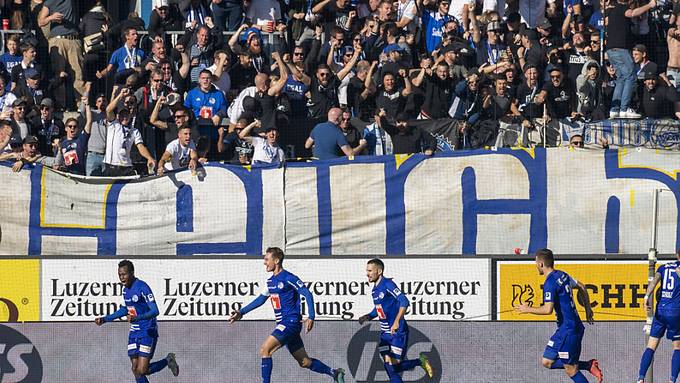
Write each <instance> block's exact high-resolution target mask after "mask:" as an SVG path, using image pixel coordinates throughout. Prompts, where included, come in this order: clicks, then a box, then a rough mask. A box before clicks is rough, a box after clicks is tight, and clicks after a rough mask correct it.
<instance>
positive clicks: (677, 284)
mask: <svg viewBox="0 0 680 383" xmlns="http://www.w3.org/2000/svg"><path fill="white" fill-rule="evenodd" d="M675 255H676V257H677V259H678V260H677V261H674V262H670V263H666V264H665V265H661V266H659V268H658V269H657V270H656V273H655V274H654V279H652V282H651V283H650V284H649V286H648V287H647V294H645V309H646V310H647V311H648V312H651V311H652V305H651V302H650V300H649V298H650V297H651V295H652V294H654V290H655V289H656V285H657V284H659V282H662V283H661V299H659V301H658V302H657V304H656V313H655V314H654V320H653V321H652V328H651V330H650V332H649V340H648V341H647V348H646V349H645V352H644V353H643V354H642V358H641V359H640V374H639V377H638V383H644V382H645V376H646V375H647V370H648V369H649V366H650V365H651V364H652V361H653V359H654V352H655V351H656V348H657V347H658V346H659V339H660V338H661V337H662V336H663V334H664V333H666V338H668V339H670V340H672V341H673V357H672V359H671V380H670V381H671V382H673V383H675V381H676V380H677V379H678V374H679V373H680V277H678V272H680V249H678V251H677V252H676V253H675Z"/></svg>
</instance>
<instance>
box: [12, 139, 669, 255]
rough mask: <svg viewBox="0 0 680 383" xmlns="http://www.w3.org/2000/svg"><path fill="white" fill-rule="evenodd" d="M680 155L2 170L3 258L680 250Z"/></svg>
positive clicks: (557, 152)
mask: <svg viewBox="0 0 680 383" xmlns="http://www.w3.org/2000/svg"><path fill="white" fill-rule="evenodd" d="M679 172H680V154H678V153H677V152H672V151H655V150H646V149H635V150H619V151H616V150H612V151H591V150H570V149H567V148H555V149H548V150H545V149H536V150H510V149H498V150H488V151H474V152H470V151H457V152H451V153H445V154H441V155H437V156H435V157H425V156H422V155H413V156H383V157H357V158H355V159H353V160H349V159H346V158H343V159H338V160H332V161H318V162H313V163H290V164H288V165H287V166H286V167H285V168H257V167H253V168H250V167H241V166H227V165H222V164H208V165H207V166H206V168H205V172H199V174H198V175H192V174H191V172H189V171H183V172H179V173H175V174H171V175H169V176H164V177H155V178H148V179H145V180H137V181H130V180H125V181H116V182H112V183H111V182H102V181H101V180H91V179H76V178H69V177H65V176H63V175H61V174H59V173H56V172H53V171H51V170H49V169H45V168H42V167H36V168H35V169H32V170H31V169H24V170H22V171H21V172H20V173H12V171H11V169H10V168H9V167H6V166H0V185H2V189H3V192H4V193H3V196H2V197H1V198H0V230H1V231H0V234H1V236H0V254H29V255H39V254H55V253H57V254H69V255H70V254H100V255H111V254H160V255H164V254H177V255H185V256H187V255H195V254H261V252H262V251H263V249H266V248H267V247H269V246H279V247H282V248H283V249H284V250H285V251H286V252H287V253H289V254H321V255H328V254H507V253H512V252H513V249H515V248H520V249H523V250H522V251H523V252H532V251H535V250H537V249H540V248H543V247H550V248H552V249H553V250H554V251H556V252H558V253H569V254H595V253H638V254H640V253H646V252H647V250H648V248H649V245H650V235H651V230H652V205H653V193H654V190H656V189H663V190H664V191H663V192H662V193H661V194H660V200H659V217H658V248H659V250H660V251H661V252H663V253H671V252H674V251H675V249H677V248H679V247H680V235H679V227H680V226H679V225H678V219H679V216H678V206H679V204H680V182H679V181H678V173H679Z"/></svg>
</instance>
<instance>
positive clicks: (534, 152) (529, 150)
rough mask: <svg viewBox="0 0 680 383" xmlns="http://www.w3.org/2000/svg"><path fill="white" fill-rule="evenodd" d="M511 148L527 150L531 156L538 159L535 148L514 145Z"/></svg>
mask: <svg viewBox="0 0 680 383" xmlns="http://www.w3.org/2000/svg"><path fill="white" fill-rule="evenodd" d="M511 149H512V150H524V151H525V152H527V153H528V154H529V156H531V158H533V159H536V151H535V150H534V148H524V147H516V146H513V147H512V148H511Z"/></svg>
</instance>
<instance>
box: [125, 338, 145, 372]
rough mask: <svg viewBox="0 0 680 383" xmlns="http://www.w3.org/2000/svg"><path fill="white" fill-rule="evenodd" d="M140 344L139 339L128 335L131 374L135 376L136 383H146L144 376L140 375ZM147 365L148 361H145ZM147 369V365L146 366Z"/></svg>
mask: <svg viewBox="0 0 680 383" xmlns="http://www.w3.org/2000/svg"><path fill="white" fill-rule="evenodd" d="M141 343H142V340H141V338H138V337H136V336H133V335H132V334H130V336H129V337H128V356H129V357H130V364H131V365H132V374H133V375H134V376H135V382H136V383H148V382H149V381H148V380H147V379H146V376H144V374H140V372H139V371H140V368H141V367H140V359H141V358H140V345H141ZM147 363H148V359H147ZM147 367H148V364H147Z"/></svg>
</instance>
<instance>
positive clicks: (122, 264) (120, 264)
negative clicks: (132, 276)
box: [118, 259, 135, 273]
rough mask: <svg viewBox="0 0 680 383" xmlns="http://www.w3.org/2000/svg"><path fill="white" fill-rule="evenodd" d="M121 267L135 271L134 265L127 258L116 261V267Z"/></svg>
mask: <svg viewBox="0 0 680 383" xmlns="http://www.w3.org/2000/svg"><path fill="white" fill-rule="evenodd" d="M121 267H127V271H128V272H129V273H134V272H135V265H133V264H132V261H130V260H129V259H124V260H122V261H120V262H118V268H119V269H120V268H121Z"/></svg>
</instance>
